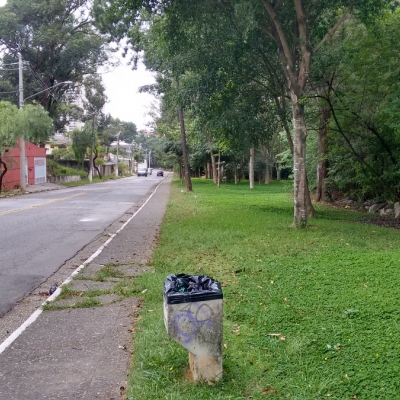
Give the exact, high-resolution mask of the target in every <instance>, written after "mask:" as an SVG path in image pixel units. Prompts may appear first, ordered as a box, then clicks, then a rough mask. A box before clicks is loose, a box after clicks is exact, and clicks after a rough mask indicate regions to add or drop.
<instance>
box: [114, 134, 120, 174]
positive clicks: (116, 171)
mask: <svg viewBox="0 0 400 400" xmlns="http://www.w3.org/2000/svg"><path fill="white" fill-rule="evenodd" d="M120 134H121V131H119V132H118V135H117V163H116V165H115V176H116V177H117V178H118V157H119V155H118V152H119V135H120Z"/></svg>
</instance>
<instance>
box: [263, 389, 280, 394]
mask: <svg viewBox="0 0 400 400" xmlns="http://www.w3.org/2000/svg"><path fill="white" fill-rule="evenodd" d="M276 392H277V390H276V389H273V388H266V389H264V390H263V391H262V392H261V394H269V393H276Z"/></svg>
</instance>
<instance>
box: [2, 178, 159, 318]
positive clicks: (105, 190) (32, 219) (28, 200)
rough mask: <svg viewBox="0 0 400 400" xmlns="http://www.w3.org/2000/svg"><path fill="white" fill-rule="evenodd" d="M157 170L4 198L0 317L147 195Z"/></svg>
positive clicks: (154, 180)
mask: <svg viewBox="0 0 400 400" xmlns="http://www.w3.org/2000/svg"><path fill="white" fill-rule="evenodd" d="M156 172H157V171H156V170H154V171H153V174H152V175H149V176H147V177H136V176H134V177H129V178H123V179H118V180H115V181H114V180H112V181H107V182H103V183H98V184H94V185H85V186H77V187H74V188H65V189H60V190H53V191H48V192H40V193H35V194H29V195H23V196H14V197H10V198H4V199H0V226H1V239H0V317H1V316H3V315H4V314H5V313H7V312H8V311H9V310H11V309H12V308H13V306H14V305H15V303H16V302H17V301H18V300H20V299H22V298H23V297H25V296H26V295H27V294H29V293H30V292H31V291H32V290H34V289H35V288H36V287H37V286H38V285H40V284H41V283H42V282H44V281H45V280H46V279H47V278H49V277H50V276H51V275H52V274H53V273H54V272H55V271H57V270H58V269H59V268H60V266H62V265H63V264H64V262H65V261H67V260H69V259H70V258H71V257H73V256H74V255H75V254H76V253H77V252H78V251H79V250H81V249H82V248H83V247H84V246H86V245H87V244H88V243H90V242H91V241H92V240H94V239H95V238H96V237H97V236H98V235H100V234H101V233H102V232H103V231H104V230H105V229H106V228H107V227H108V226H109V225H110V224H111V223H113V222H114V221H116V220H117V219H118V218H120V217H121V216H122V215H123V214H124V213H125V212H126V211H127V210H129V209H130V208H131V207H133V206H134V205H135V203H137V202H138V201H139V200H140V199H142V198H143V196H145V195H146V193H148V192H149V191H150V189H151V188H152V187H154V186H155V185H156V184H157V183H158V182H160V180H161V179H163V178H160V177H157V176H156Z"/></svg>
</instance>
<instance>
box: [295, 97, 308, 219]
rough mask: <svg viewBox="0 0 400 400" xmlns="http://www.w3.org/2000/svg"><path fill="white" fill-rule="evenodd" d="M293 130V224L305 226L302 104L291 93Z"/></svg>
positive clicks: (305, 180)
mask: <svg viewBox="0 0 400 400" xmlns="http://www.w3.org/2000/svg"><path fill="white" fill-rule="evenodd" d="M292 110H293V131H294V154H293V158H294V160H293V161H294V224H295V225H296V226H297V227H306V226H307V215H308V211H307V192H308V187H307V178H306V137H307V129H306V125H305V121H304V106H303V105H302V104H299V103H298V102H297V97H296V95H295V94H292Z"/></svg>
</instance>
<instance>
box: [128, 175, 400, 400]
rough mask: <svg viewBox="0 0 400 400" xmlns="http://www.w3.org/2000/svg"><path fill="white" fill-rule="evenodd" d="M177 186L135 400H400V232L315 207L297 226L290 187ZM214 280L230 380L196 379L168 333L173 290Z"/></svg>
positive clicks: (140, 350)
mask: <svg viewBox="0 0 400 400" xmlns="http://www.w3.org/2000/svg"><path fill="white" fill-rule="evenodd" d="M183 189H184V187H183V186H182V185H181V184H180V183H179V182H178V181H174V182H173V183H172V186H171V197H170V201H169V205H168V209H167V213H166V216H165V220H164V223H163V225H162V229H161V235H160V240H159V243H158V247H157V250H156V252H155V255H154V259H153V262H152V265H153V267H154V272H149V273H146V274H144V275H142V276H141V277H139V278H138V280H137V281H136V283H135V285H136V290H137V292H139V293H141V292H142V291H143V293H142V294H141V296H142V297H143V306H142V308H141V313H140V316H139V319H138V321H137V323H135V326H134V328H133V330H134V344H133V347H134V354H133V359H132V370H131V374H130V377H129V384H128V391H127V398H128V399H135V400H142V399H151V400H154V399H171V400H176V399H189V398H190V399H366V400H371V399H399V398H400V273H399V266H400V246H399V239H400V231H398V230H394V229H388V228H379V227H377V226H373V225H370V224H365V223H361V221H362V220H363V219H366V218H368V215H367V214H364V213H357V212H354V211H350V210H343V209H335V208H330V207H325V206H322V205H316V211H317V218H316V219H312V220H309V226H308V228H307V229H303V230H298V229H294V228H292V227H291V225H292V222H293V198H292V186H291V183H290V182H273V183H271V184H270V185H257V186H256V187H255V189H254V190H249V186H248V182H243V183H241V184H240V185H237V186H235V185H233V184H232V185H230V184H223V185H221V188H220V189H218V188H217V187H216V185H214V184H213V183H212V182H211V181H206V180H193V189H194V191H193V193H185V192H184V190H183ZM171 273H187V274H196V275H199V274H205V275H209V276H211V277H213V278H214V279H216V280H218V281H220V282H221V284H222V287H223V293H224V326H223V328H224V339H223V343H224V352H223V367H224V375H223V378H222V380H221V381H220V382H219V383H218V384H216V385H215V386H209V385H207V384H205V383H200V384H194V383H192V382H190V381H187V380H186V379H185V373H186V371H187V369H188V352H187V350H185V349H184V348H183V347H182V346H180V345H179V344H178V343H176V342H174V341H172V340H171V339H170V338H169V337H168V336H167V334H166V331H165V327H164V322H163V311H162V310H163V307H162V306H163V281H164V279H165V277H166V276H167V275H169V274H171Z"/></svg>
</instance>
